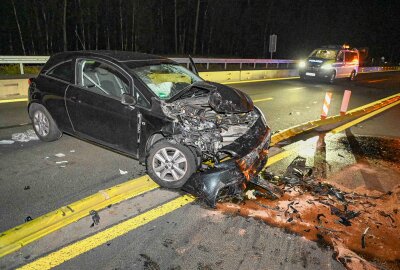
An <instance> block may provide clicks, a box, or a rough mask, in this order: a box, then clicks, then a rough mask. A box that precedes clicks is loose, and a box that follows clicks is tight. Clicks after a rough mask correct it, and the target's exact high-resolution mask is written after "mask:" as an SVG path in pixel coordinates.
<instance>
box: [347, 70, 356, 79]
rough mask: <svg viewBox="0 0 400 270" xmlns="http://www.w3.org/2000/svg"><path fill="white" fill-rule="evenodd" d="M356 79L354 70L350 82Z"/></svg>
mask: <svg viewBox="0 0 400 270" xmlns="http://www.w3.org/2000/svg"><path fill="white" fill-rule="evenodd" d="M355 79H356V72H355V71H354V70H353V71H352V72H351V74H350V77H349V80H350V81H354V80H355Z"/></svg>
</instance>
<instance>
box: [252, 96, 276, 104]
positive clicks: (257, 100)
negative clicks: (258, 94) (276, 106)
mask: <svg viewBox="0 0 400 270" xmlns="http://www.w3.org/2000/svg"><path fill="white" fill-rule="evenodd" d="M273 99H274V98H271V97H269V98H261V99H254V100H253V103H256V102H262V101H267V100H273Z"/></svg>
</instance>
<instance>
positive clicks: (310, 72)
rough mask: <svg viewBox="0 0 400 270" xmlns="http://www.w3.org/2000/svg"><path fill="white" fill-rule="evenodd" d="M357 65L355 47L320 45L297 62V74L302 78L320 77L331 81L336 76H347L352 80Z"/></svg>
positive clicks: (357, 56)
mask: <svg viewBox="0 0 400 270" xmlns="http://www.w3.org/2000/svg"><path fill="white" fill-rule="evenodd" d="M358 65H359V53H358V50H357V49H350V48H349V47H348V46H322V47H321V48H318V49H315V50H314V51H313V52H312V53H311V54H310V55H309V56H308V58H307V60H304V61H301V62H300V63H299V75H300V79H302V80H305V79H309V78H312V79H313V78H320V79H324V80H327V81H328V82H330V83H333V82H334V81H335V79H336V78H349V79H350V80H351V81H352V80H354V78H355V77H356V76H357V74H358Z"/></svg>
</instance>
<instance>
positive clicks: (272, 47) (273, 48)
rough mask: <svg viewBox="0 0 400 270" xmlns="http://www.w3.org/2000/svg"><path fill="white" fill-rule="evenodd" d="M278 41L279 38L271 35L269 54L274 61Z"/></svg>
mask: <svg viewBox="0 0 400 270" xmlns="http://www.w3.org/2000/svg"><path fill="white" fill-rule="evenodd" d="M277 39H278V36H277V35H275V34H273V35H269V52H270V53H271V59H272V53H274V52H276V41H277Z"/></svg>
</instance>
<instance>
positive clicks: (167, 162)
mask: <svg viewBox="0 0 400 270" xmlns="http://www.w3.org/2000/svg"><path fill="white" fill-rule="evenodd" d="M152 166H153V170H154V172H155V174H156V175H157V176H158V177H159V178H160V179H162V180H164V181H168V182H175V181H179V180H181V179H182V178H183V177H184V176H185V174H186V171H187V169H188V162H187V159H186V156H185V155H184V154H183V153H182V152H181V151H180V150H178V149H176V148H174V147H164V148H161V149H160V150H158V151H157V152H156V154H155V155H154V157H153V162H152Z"/></svg>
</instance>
